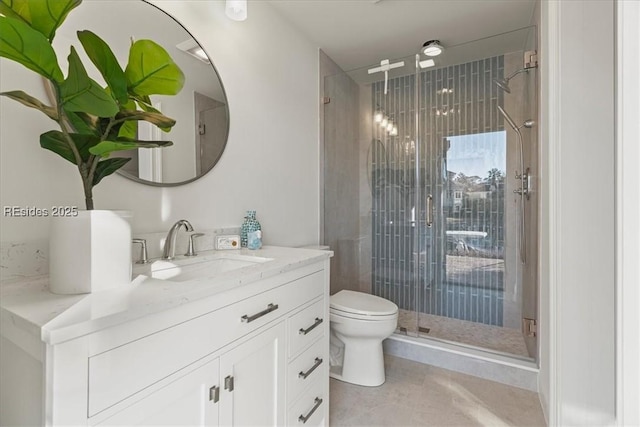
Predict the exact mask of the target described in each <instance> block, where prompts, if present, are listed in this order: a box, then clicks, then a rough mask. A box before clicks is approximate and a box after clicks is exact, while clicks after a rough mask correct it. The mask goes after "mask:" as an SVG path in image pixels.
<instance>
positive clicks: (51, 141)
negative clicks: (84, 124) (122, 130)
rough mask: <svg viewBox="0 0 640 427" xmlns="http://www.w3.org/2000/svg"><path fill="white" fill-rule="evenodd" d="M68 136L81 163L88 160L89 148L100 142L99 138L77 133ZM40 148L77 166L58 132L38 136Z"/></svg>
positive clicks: (67, 145) (61, 134)
mask: <svg viewBox="0 0 640 427" xmlns="http://www.w3.org/2000/svg"><path fill="white" fill-rule="evenodd" d="M69 135H70V137H71V140H72V141H73V143H74V144H75V146H76V148H77V149H78V152H79V154H80V158H81V159H82V161H85V162H86V161H87V160H89V156H90V155H91V154H90V152H89V151H90V149H91V147H93V146H95V145H97V144H98V143H99V142H100V138H98V137H97V136H95V135H83V134H78V133H72V134H69ZM40 146H41V147H42V148H44V149H47V150H50V151H53V152H54V153H56V154H58V155H59V156H60V157H62V158H64V159H65V160H68V161H70V162H71V163H73V164H74V165H75V164H77V163H76V158H75V156H74V155H73V150H71V147H69V144H68V143H67V140H66V138H65V136H64V134H63V133H62V132H60V131H58V130H51V131H49V132H46V133H43V134H42V135H40Z"/></svg>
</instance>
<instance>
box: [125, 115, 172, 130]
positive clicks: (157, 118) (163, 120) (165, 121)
mask: <svg viewBox="0 0 640 427" xmlns="http://www.w3.org/2000/svg"><path fill="white" fill-rule="evenodd" d="M116 119H125V120H137V121H139V120H144V121H145V122H149V123H152V124H154V125H156V126H158V127H159V128H171V127H173V125H175V124H176V121H175V120H174V119H172V118H169V117H167V116H165V115H164V114H162V113H147V112H146V111H120V112H119V113H118V114H117V115H116Z"/></svg>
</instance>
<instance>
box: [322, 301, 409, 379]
mask: <svg viewBox="0 0 640 427" xmlns="http://www.w3.org/2000/svg"><path fill="white" fill-rule="evenodd" d="M330 307H331V308H330V316H329V317H330V321H331V357H330V359H331V370H330V373H331V374H330V375H331V377H333V378H336V379H339V380H342V381H345V382H348V383H352V384H357V385H363V386H379V385H381V384H383V383H384V380H385V378H384V357H383V354H382V340H384V339H385V338H387V337H388V336H389V335H391V334H392V333H393V331H395V329H396V326H397V325H398V306H397V305H395V304H394V303H392V302H391V301H388V300H386V299H384V298H380V297H377V296H375V295H370V294H366V293H363V292H354V291H346V290H345V291H340V292H338V293H336V294H335V295H332V296H331V303H330Z"/></svg>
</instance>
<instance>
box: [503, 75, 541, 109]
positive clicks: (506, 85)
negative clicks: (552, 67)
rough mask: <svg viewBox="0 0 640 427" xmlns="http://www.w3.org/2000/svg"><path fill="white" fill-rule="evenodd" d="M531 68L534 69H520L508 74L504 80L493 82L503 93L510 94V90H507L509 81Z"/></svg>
mask: <svg viewBox="0 0 640 427" xmlns="http://www.w3.org/2000/svg"><path fill="white" fill-rule="evenodd" d="M531 68H535V67H530V68H522V69H520V70H517V71H514V72H513V73H511V74H509V76H508V77H505V78H504V79H493V82H494V83H495V84H496V85H497V86H498V87H499V88H500V89H502V90H503V91H505V92H507V93H511V88H509V80H511V79H512V78H513V77H515V76H516V75H518V74H520V73H524V72H525V71H527V72H528V71H529V70H530V69H531ZM498 108H500V107H498Z"/></svg>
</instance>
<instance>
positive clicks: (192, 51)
mask: <svg viewBox="0 0 640 427" xmlns="http://www.w3.org/2000/svg"><path fill="white" fill-rule="evenodd" d="M176 47H177V48H178V49H180V50H181V51H183V52H185V53H188V54H189V55H191V56H193V57H194V58H196V59H198V60H200V61H202V62H204V63H205V64H211V62H210V61H209V57H208V56H207V54H206V53H205V52H204V50H203V49H202V48H201V47H200V45H199V44H198V42H196V41H195V40H194V39H189V40H186V41H184V42H182V43H178V44H177V45H176Z"/></svg>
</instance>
